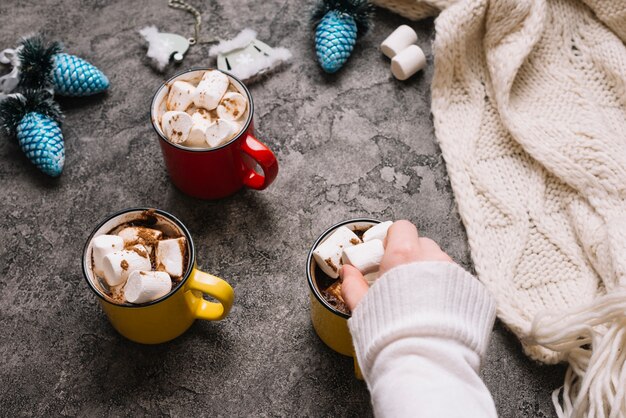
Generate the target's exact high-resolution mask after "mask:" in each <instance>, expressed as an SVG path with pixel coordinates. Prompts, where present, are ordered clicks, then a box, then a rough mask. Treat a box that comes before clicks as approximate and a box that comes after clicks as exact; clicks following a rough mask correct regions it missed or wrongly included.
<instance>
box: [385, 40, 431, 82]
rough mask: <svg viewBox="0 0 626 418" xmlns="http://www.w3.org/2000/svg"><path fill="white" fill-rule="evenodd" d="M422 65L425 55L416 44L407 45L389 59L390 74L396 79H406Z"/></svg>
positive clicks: (424, 62) (422, 66) (423, 64)
mask: <svg viewBox="0 0 626 418" xmlns="http://www.w3.org/2000/svg"><path fill="white" fill-rule="evenodd" d="M424 67H426V56H425V55H424V51H422V49H421V48H420V47H419V46H417V45H409V46H408V47H406V48H404V49H403V50H402V51H400V52H399V53H398V54H397V55H396V56H394V57H393V58H392V60H391V74H393V76H394V77H395V78H397V79H398V80H406V79H407V78H409V77H411V76H412V75H413V74H415V73H416V72H418V71H419V70H421V69H422V68H424Z"/></svg>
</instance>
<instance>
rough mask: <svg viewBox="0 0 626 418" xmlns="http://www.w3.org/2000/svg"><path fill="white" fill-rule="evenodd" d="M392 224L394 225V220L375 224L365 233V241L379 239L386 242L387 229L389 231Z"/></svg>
mask: <svg viewBox="0 0 626 418" xmlns="http://www.w3.org/2000/svg"><path fill="white" fill-rule="evenodd" d="M391 225H393V222H391V221H385V222H381V223H379V224H376V225H374V226H373V227H371V228H370V229H368V230H367V231H365V233H364V234H363V242H368V241H371V240H374V239H379V240H381V241H382V242H383V243H384V242H385V237H386V236H387V231H389V227H390V226H391Z"/></svg>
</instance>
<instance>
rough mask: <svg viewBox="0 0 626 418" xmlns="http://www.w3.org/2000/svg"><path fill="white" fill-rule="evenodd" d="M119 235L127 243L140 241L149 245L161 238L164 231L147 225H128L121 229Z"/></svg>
mask: <svg viewBox="0 0 626 418" xmlns="http://www.w3.org/2000/svg"><path fill="white" fill-rule="evenodd" d="M117 235H118V236H120V237H122V239H123V240H124V243H125V244H132V243H139V244H144V245H147V246H149V245H154V244H155V243H156V241H158V240H160V239H161V237H162V236H163V232H161V231H159V230H158V229H152V228H146V227H145V226H128V227H126V228H124V229H122V230H121V231H119V232H118V233H117Z"/></svg>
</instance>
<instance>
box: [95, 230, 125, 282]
mask: <svg viewBox="0 0 626 418" xmlns="http://www.w3.org/2000/svg"><path fill="white" fill-rule="evenodd" d="M123 249H124V240H123V239H122V237H120V236H118V235H98V236H97V237H95V238H94V239H93V240H92V241H91V254H92V257H93V272H94V273H96V274H97V275H98V276H100V277H102V276H103V275H104V271H103V270H102V262H103V260H104V257H106V256H107V255H109V254H111V253H113V252H115V251H120V250H123Z"/></svg>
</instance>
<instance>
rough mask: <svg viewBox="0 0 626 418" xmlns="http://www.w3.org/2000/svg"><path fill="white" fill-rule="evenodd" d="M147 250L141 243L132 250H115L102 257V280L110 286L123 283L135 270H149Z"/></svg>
mask: <svg viewBox="0 0 626 418" xmlns="http://www.w3.org/2000/svg"><path fill="white" fill-rule="evenodd" d="M151 268H152V265H151V264H150V258H148V250H146V248H145V247H144V246H143V245H137V246H136V248H134V249H133V250H122V251H115V252H113V253H111V254H108V255H107V256H106V257H104V260H103V262H102V269H103V271H104V280H105V281H106V282H107V284H108V285H109V286H110V287H115V286H119V285H121V284H124V283H125V282H126V280H127V279H128V275H129V274H130V273H132V272H133V271H135V270H150V269H151Z"/></svg>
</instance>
